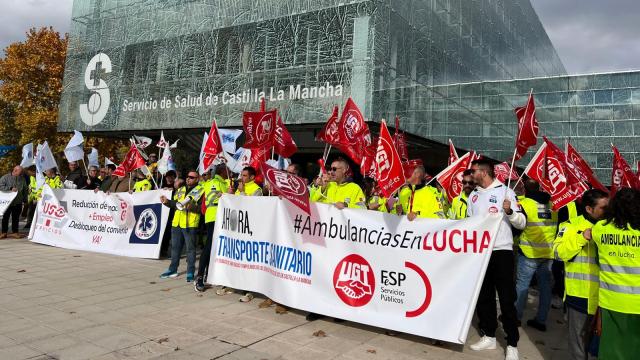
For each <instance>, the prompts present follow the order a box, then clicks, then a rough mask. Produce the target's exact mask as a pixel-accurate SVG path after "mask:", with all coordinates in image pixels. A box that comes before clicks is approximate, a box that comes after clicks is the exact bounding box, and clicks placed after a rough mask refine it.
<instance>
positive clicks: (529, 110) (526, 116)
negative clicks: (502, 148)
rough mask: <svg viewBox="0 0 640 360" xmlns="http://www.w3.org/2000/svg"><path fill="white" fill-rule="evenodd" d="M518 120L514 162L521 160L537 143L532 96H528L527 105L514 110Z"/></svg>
mask: <svg viewBox="0 0 640 360" xmlns="http://www.w3.org/2000/svg"><path fill="white" fill-rule="evenodd" d="M515 113H516V117H517V118H518V136H517V138H516V158H515V159H516V160H518V159H521V158H522V157H523V156H524V154H526V153H527V150H528V149H529V148H530V147H531V146H534V145H535V144H537V143H538V130H539V127H538V119H537V118H536V104H535V102H534V100H533V94H529V99H528V100H527V105H525V106H522V107H518V108H516V109H515Z"/></svg>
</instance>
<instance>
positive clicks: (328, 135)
mask: <svg viewBox="0 0 640 360" xmlns="http://www.w3.org/2000/svg"><path fill="white" fill-rule="evenodd" d="M316 140H318V141H324V142H326V143H327V144H331V145H334V146H338V145H340V125H339V120H338V107H337V106H335V107H334V108H333V113H332V114H331V116H330V117H329V120H327V123H326V124H325V125H324V127H323V128H322V130H320V132H319V133H318V135H317V136H316Z"/></svg>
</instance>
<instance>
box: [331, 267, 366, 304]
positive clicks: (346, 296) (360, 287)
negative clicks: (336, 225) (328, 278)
mask: <svg viewBox="0 0 640 360" xmlns="http://www.w3.org/2000/svg"><path fill="white" fill-rule="evenodd" d="M333 287H334V288H335V290H336V294H338V297H339V298H340V300H342V301H343V302H344V303H345V304H347V305H349V306H353V307H359V306H364V305H367V304H368V303H369V301H370V300H371V298H372V297H373V293H374V291H375V287H376V283H375V277H374V275H373V269H372V268H371V265H369V263H368V262H367V260H365V259H364V258H363V257H362V256H360V255H357V254H351V255H348V256H347V257H345V258H344V259H342V260H341V261H340V262H339V263H338V265H337V266H336V269H335V270H334V272H333Z"/></svg>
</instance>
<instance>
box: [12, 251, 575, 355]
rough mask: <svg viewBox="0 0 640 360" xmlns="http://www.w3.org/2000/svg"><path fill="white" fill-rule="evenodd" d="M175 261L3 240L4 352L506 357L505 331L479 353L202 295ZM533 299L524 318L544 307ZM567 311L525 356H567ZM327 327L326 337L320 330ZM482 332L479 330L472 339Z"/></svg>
mask: <svg viewBox="0 0 640 360" xmlns="http://www.w3.org/2000/svg"><path fill="white" fill-rule="evenodd" d="M182 263H184V259H183V260H182ZM167 265H168V261H167V260H161V261H154V260H146V259H132V258H124V257H117V256H110V255H104V254H94V253H86V252H80V251H72V250H65V249H59V248H53V247H48V246H42V245H37V244H33V243H29V242H27V241H24V240H3V241H0V359H2V360H3V359H21V358H32V359H48V360H51V359H60V360H63V359H85V358H86V359H101V360H113V359H150V358H157V359H195V360H199V359H211V358H215V357H218V358H220V359H229V360H232V359H296V360H298V359H331V358H336V359H350V360H354V359H363V360H364V359H366V360H372V359H393V360H398V359H430V360H432V359H434V360H438V359H446V360H457V359H461V360H462V359H464V360H469V359H502V358H504V346H505V344H504V343H503V341H502V339H501V337H502V336H503V334H502V332H501V330H499V332H498V338H499V339H498V340H499V343H500V344H499V349H497V350H495V351H486V352H473V351H471V350H470V349H469V348H468V345H466V346H462V345H456V344H449V343H443V344H440V345H438V346H434V345H433V344H432V342H431V341H430V340H429V339H425V338H422V337H418V336H413V335H408V334H398V335H397V336H394V337H390V336H387V335H385V334H384V329H379V328H374V327H370V326H365V325H361V324H356V323H352V322H345V323H335V322H333V319H331V318H325V319H323V320H318V321H314V322H307V321H306V320H305V319H304V317H305V315H306V312H303V311H298V310H295V309H291V310H290V311H289V312H288V313H286V314H283V315H279V314H275V312H274V308H273V307H271V308H268V309H259V308H258V304H259V303H260V302H261V300H262V298H261V297H260V296H258V297H257V298H256V299H255V300H254V301H252V302H250V303H246V304H245V303H239V302H238V296H239V294H230V295H226V296H216V295H215V291H214V289H209V290H208V291H207V292H205V293H202V294H201V293H195V292H194V291H193V285H192V284H187V283H186V282H185V281H184V274H182V275H181V276H180V277H178V278H177V279H167V280H162V279H159V278H158V275H159V274H160V272H162V271H163V270H164V269H165V268H166V267H167ZM19 270H26V271H25V272H18V271H19ZM78 274H82V276H78ZM87 279H91V281H87ZM531 298H532V299H533V300H534V301H533V302H531V303H529V304H528V305H527V307H528V309H527V312H526V313H525V318H528V317H527V316H529V315H530V314H533V313H534V312H535V307H536V301H535V299H536V297H535V296H532V297H531ZM560 315H561V314H560V312H559V311H558V310H551V313H550V319H549V323H548V324H547V325H548V327H549V331H548V332H546V333H540V332H537V331H535V330H533V329H530V328H527V327H524V328H522V329H521V330H520V333H521V341H520V346H519V349H520V353H521V358H522V359H527V360H537V359H565V358H566V348H567V345H566V329H565V327H566V324H565V322H564V320H563V319H562V317H561V316H560ZM320 330H321V331H323V332H324V335H325V336H314V333H316V332H317V331H320ZM478 338H479V335H478V333H477V330H476V329H474V328H472V329H470V332H469V337H468V341H467V342H468V343H472V342H474V341H476V340H477V339H478Z"/></svg>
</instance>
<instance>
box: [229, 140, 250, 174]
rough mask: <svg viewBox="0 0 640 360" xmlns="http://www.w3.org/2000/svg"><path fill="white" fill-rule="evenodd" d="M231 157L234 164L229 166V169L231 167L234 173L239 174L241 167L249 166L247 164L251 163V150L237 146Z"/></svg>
mask: <svg viewBox="0 0 640 360" xmlns="http://www.w3.org/2000/svg"><path fill="white" fill-rule="evenodd" d="M233 158H234V159H235V161H236V163H235V166H234V167H233V168H231V167H230V166H229V169H231V171H233V172H234V173H238V174H239V173H241V172H242V169H244V168H245V167H247V166H249V164H250V163H251V150H250V149H245V148H242V147H241V148H238V150H237V151H236V153H235V154H234V155H233Z"/></svg>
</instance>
